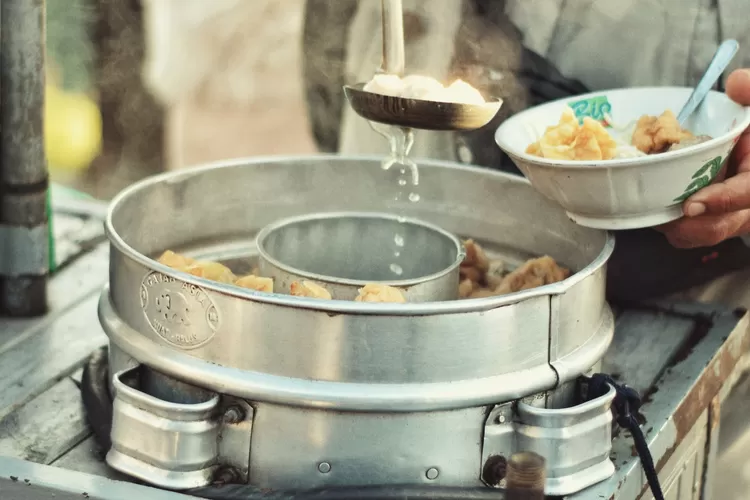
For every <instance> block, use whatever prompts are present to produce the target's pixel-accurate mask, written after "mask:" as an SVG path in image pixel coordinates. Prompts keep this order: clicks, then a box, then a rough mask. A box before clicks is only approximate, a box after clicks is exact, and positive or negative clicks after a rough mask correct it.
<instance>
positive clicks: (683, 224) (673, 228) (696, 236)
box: [657, 210, 750, 248]
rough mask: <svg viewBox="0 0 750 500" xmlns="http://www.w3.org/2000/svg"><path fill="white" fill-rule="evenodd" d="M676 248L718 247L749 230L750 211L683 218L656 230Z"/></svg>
mask: <svg viewBox="0 0 750 500" xmlns="http://www.w3.org/2000/svg"><path fill="white" fill-rule="evenodd" d="M657 230H658V231H660V232H662V233H664V235H665V236H666V237H667V240H668V241H669V243H671V244H672V246H675V247H677V248H698V247H710V246H713V245H718V244H719V243H721V242H722V241H724V240H726V239H728V238H732V237H734V236H737V235H739V234H742V233H745V232H747V231H748V230H750V210H741V211H739V212H733V213H730V214H724V215H704V216H701V217H694V218H683V219H679V220H676V221H674V222H670V223H669V224H665V225H663V226H660V227H658V228H657Z"/></svg>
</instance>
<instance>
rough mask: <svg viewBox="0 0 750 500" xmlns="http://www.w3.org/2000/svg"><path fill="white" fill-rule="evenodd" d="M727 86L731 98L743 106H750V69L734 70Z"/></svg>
mask: <svg viewBox="0 0 750 500" xmlns="http://www.w3.org/2000/svg"><path fill="white" fill-rule="evenodd" d="M725 87H726V93H727V96H729V98H730V99H731V100H733V101H734V102H736V103H737V104H741V105H743V106H750V69H737V70H734V71H732V73H731V74H730V75H729V77H728V78H727V83H726V85H725Z"/></svg>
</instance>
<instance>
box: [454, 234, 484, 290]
mask: <svg viewBox="0 0 750 500" xmlns="http://www.w3.org/2000/svg"><path fill="white" fill-rule="evenodd" d="M464 250H465V252H466V256H465V257H464V260H463V262H461V266H460V267H459V275H460V276H461V280H467V279H468V280H471V281H472V282H473V283H474V284H475V285H479V284H480V283H482V282H483V281H484V275H485V273H486V272H487V269H489V267H490V260H489V259H488V258H487V254H486V253H484V249H482V247H481V246H479V244H478V243H476V242H474V240H466V241H464Z"/></svg>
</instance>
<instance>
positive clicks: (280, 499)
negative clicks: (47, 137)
mask: <svg viewBox="0 0 750 500" xmlns="http://www.w3.org/2000/svg"><path fill="white" fill-rule="evenodd" d="M108 362H109V361H108V349H107V347H102V348H101V349H98V350H96V351H94V353H93V354H92V355H91V357H90V358H89V359H88V361H87V362H86V364H85V365H84V367H83V376H82V377H81V396H82V398H83V407H84V411H85V412H86V418H87V420H88V422H89V424H90V425H91V429H92V431H93V432H94V439H95V440H96V442H97V444H98V445H99V446H100V447H101V448H102V449H103V450H105V451H106V450H109V448H110V447H111V446H112V441H111V439H110V431H111V430H112V397H111V395H110V393H109V366H108ZM181 493H183V494H186V495H192V496H195V497H200V498H207V499H211V500H256V499H259V500H260V499H263V500H313V499H314V500H344V499H347V500H348V499H358V500H394V499H400V500H410V499H414V500H417V499H427V498H430V499H435V500H454V499H455V500H502V499H504V498H505V496H504V495H503V492H502V491H500V490H497V489H490V488H447V487H438V486H408V485H407V486H397V485H394V486H356V487H334V488H315V489H309V490H268V489H260V488H256V487H255V486H251V485H248V484H223V485H214V486H207V487H203V488H194V489H191V490H187V491H182V492H181Z"/></svg>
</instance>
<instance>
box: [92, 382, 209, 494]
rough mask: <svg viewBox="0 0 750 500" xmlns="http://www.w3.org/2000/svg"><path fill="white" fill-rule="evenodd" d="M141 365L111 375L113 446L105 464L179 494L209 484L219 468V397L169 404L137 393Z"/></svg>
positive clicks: (139, 391)
mask: <svg viewBox="0 0 750 500" xmlns="http://www.w3.org/2000/svg"><path fill="white" fill-rule="evenodd" d="M139 375H140V367H138V368H133V369H128V370H124V371H121V372H119V373H117V374H115V376H114V380H113V384H114V388H115V399H114V407H113V412H112V413H113V415H112V434H111V437H112V448H111V449H110V451H109V452H108V453H107V458H106V460H107V463H108V464H109V465H110V466H111V467H112V468H114V469H116V470H118V471H120V472H123V473H125V474H127V475H129V476H133V477H136V478H138V479H141V480H143V481H146V482H148V483H151V484H153V485H156V486H159V487H162V488H167V489H172V490H181V489H188V488H196V487H199V486H205V485H207V484H209V483H210V482H211V481H212V479H213V476H214V473H215V470H216V469H217V467H218V457H219V444H218V437H219V428H220V426H219V424H218V422H217V420H216V418H215V416H216V410H217V408H218V405H219V396H218V394H215V393H209V394H208V395H207V397H206V398H205V400H204V401H202V402H199V403H195V404H180V403H171V402H169V401H165V400H162V399H158V398H156V397H154V396H150V395H148V394H146V393H145V392H142V391H141V390H140V389H139V388H138V387H139V385H140V376H139Z"/></svg>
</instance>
